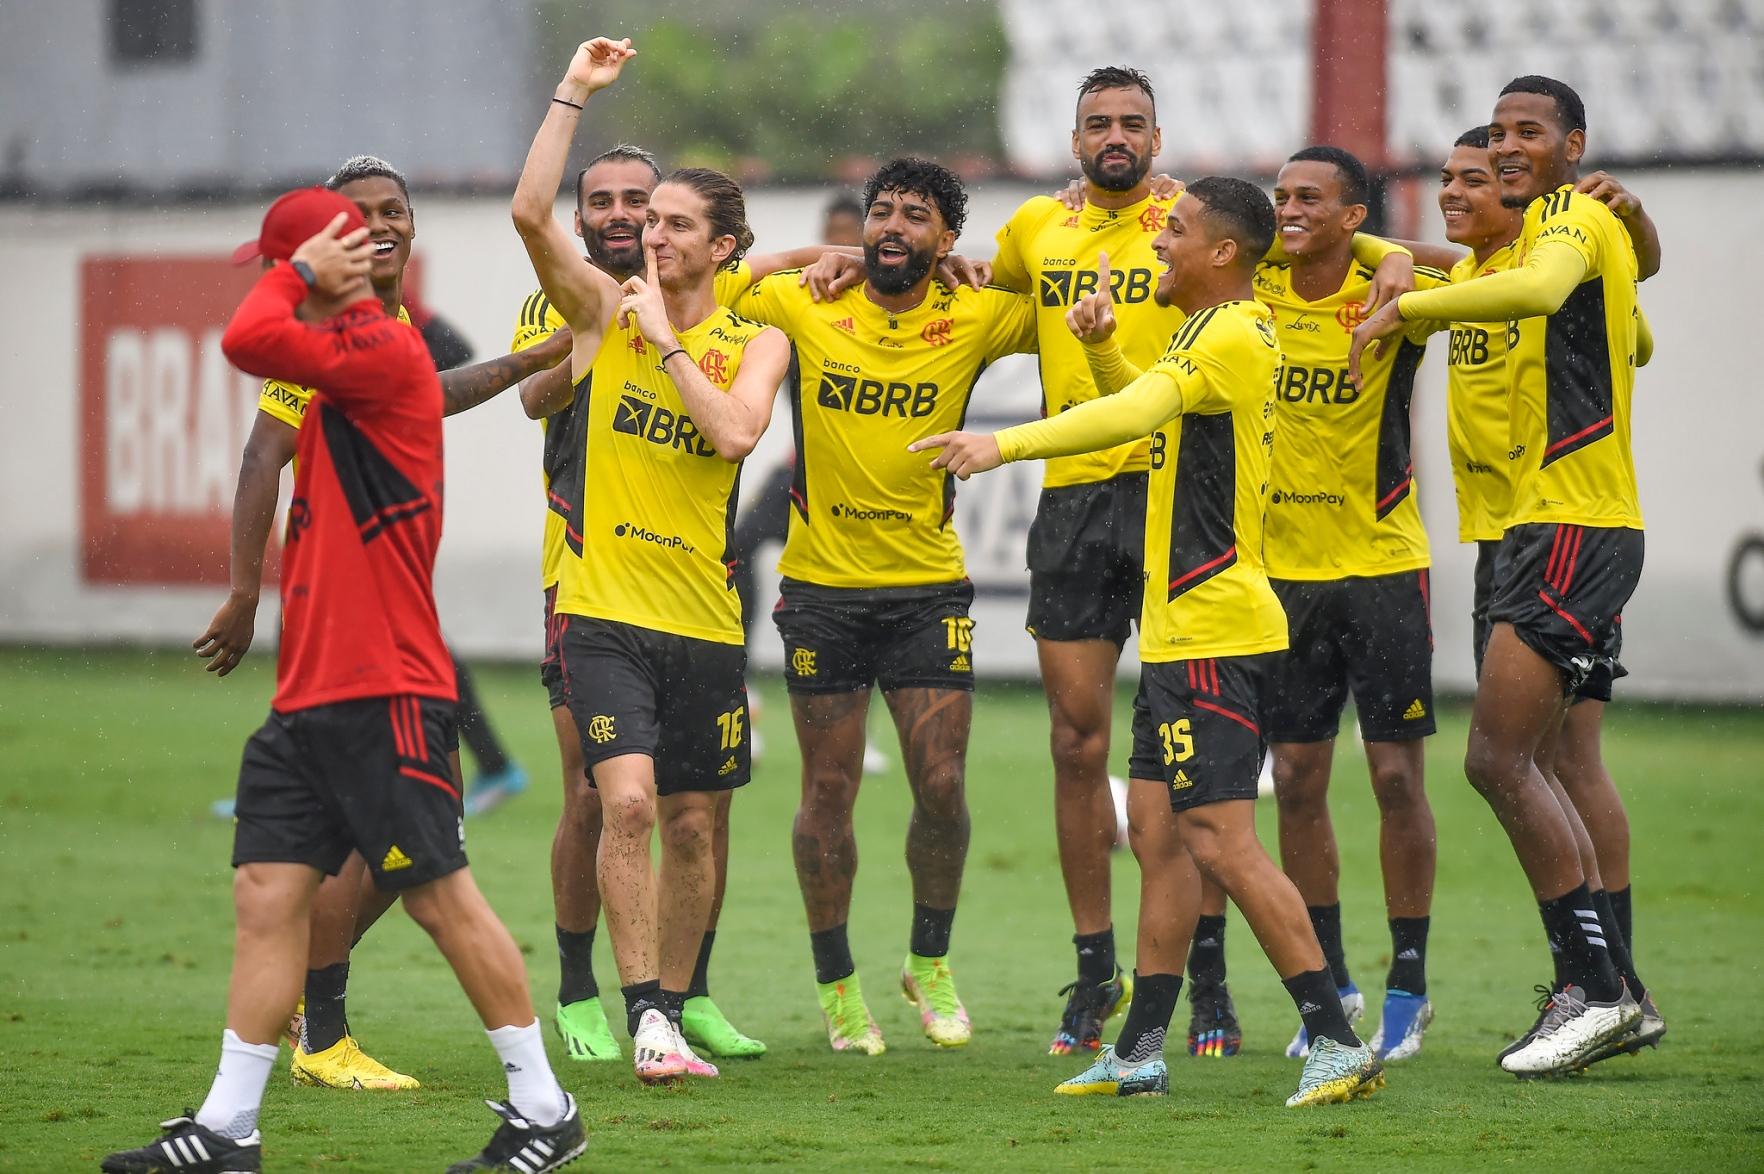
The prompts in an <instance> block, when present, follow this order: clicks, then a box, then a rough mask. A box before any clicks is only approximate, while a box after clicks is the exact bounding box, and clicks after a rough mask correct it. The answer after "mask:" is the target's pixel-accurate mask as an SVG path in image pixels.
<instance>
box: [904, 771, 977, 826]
mask: <svg viewBox="0 0 1764 1174" xmlns="http://www.w3.org/2000/svg"><path fill="white" fill-rule="evenodd" d="M962 776H963V771H962V765H961V763H960V761H959V760H952V761H946V762H939V763H932V764H931V765H930V766H929V767H928V768H927V769H926V770H925V773H924V777H922V778H920V779H919V784H918V788H917V797H916V799H915V803H914V806H915V807H916V808H917V809H918V811H919V813H920V814H921V815H924V816H928V817H930V818H932V819H935V820H938V821H940V822H945V823H951V822H959V821H962V820H965V819H967V818H968V797H967V788H966V786H965V785H964V780H963V777H962Z"/></svg>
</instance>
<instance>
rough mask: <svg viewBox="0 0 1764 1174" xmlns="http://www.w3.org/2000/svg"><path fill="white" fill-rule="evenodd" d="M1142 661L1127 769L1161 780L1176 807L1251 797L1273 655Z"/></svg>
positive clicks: (1261, 745) (1259, 761) (1257, 775)
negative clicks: (1131, 746) (1265, 692)
mask: <svg viewBox="0 0 1764 1174" xmlns="http://www.w3.org/2000/svg"><path fill="white" fill-rule="evenodd" d="M1274 655H1277V654H1275V653H1263V654H1262V655H1260V656H1222V657H1219V658H1217V659H1213V660H1175V661H1163V662H1158V663H1147V664H1143V665H1141V666H1140V668H1139V692H1138V694H1137V695H1135V696H1134V698H1133V753H1132V757H1130V758H1129V759H1128V762H1127V773H1128V775H1129V776H1130V777H1132V778H1136V779H1162V780H1163V781H1164V785H1165V786H1167V787H1169V788H1170V806H1171V807H1172V808H1173V809H1175V810H1176V811H1184V810H1186V809H1188V808H1190V807H1201V806H1204V805H1205V804H1208V803H1223V802H1225V801H1226V800H1228V799H1254V798H1255V797H1256V782H1257V780H1258V779H1259V778H1260V777H1261V773H1262V755H1263V753H1264V752H1265V751H1266V749H1267V746H1266V744H1265V743H1264V742H1263V740H1262V723H1261V718H1262V701H1263V693H1264V691H1265V690H1266V688H1267V675H1268V669H1269V667H1270V665H1269V661H1270V658H1271V657H1273V656H1274Z"/></svg>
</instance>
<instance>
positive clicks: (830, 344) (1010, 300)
mask: <svg viewBox="0 0 1764 1174" xmlns="http://www.w3.org/2000/svg"><path fill="white" fill-rule="evenodd" d="M799 272H800V271H798V270H787V271H785V272H782V273H776V274H773V275H771V276H770V277H766V278H763V279H761V280H760V281H756V282H755V283H754V284H753V287H752V288H751V289H749V290H748V291H747V293H746V294H745V295H743V296H742V297H741V299H740V300H739V301H737V302H736V308H737V309H738V310H739V311H740V312H741V313H742V314H743V315H745V316H747V317H749V318H753V319H755V320H756V321H759V322H765V323H767V324H769V325H772V326H776V327H778V328H779V329H780V330H782V331H784V333H785V334H787V335H789V336H790V340H791V342H792V343H793V344H794V345H795V348H796V362H797V370H798V378H797V379H796V380H795V381H794V382H793V386H792V399H793V401H794V402H793V404H792V407H793V408H794V409H795V411H794V415H795V427H796V477H795V481H794V482H793V483H792V486H791V491H790V498H791V504H792V506H793V507H794V508H793V509H792V511H791V517H790V534H789V537H788V538H787V539H786V540H785V543H784V555H783V557H782V558H781V559H780V560H779V562H778V571H779V573H781V574H783V575H786V576H788V577H790V578H792V579H800V580H802V581H803V582H805V583H814V584H817V585H819V586H823V587H859V588H863V587H913V586H922V585H925V584H930V583H950V582H955V581H957V580H959V579H962V578H963V577H964V576H965V575H966V574H967V571H966V569H965V566H964V563H963V559H962V544H961V540H960V539H959V538H958V537H957V536H956V532H955V527H954V526H953V525H952V524H951V515H952V514H953V512H954V510H955V479H954V478H953V477H951V476H950V475H949V474H948V473H945V472H943V471H941V470H934V469H932V468H931V462H930V459H929V458H928V457H927V456H926V455H925V454H923V453H910V452H908V451H907V445H908V444H911V443H912V442H913V441H915V440H920V439H922V438H924V437H927V436H931V435H933V434H935V433H938V432H950V431H953V430H955V429H958V428H960V427H961V426H962V420H963V419H964V417H965V416H966V415H967V411H968V400H969V397H970V396H971V394H972V393H973V390H974V382H975V381H976V380H977V379H979V378H980V373H981V372H982V371H984V370H985V369H986V365H987V364H988V363H991V362H992V361H994V360H995V359H998V358H999V357H1001V356H1003V355H1009V354H1015V353H1018V352H1029V351H1034V349H1035V309H1034V306H1033V305H1032V304H1031V302H1030V299H1029V298H1028V297H1026V296H1025V295H1023V294H1019V293H1015V292H1013V291H1011V290H1006V289H1000V288H997V287H993V286H988V287H987V288H985V289H973V288H970V287H968V286H961V287H958V288H956V289H951V288H949V287H948V286H946V285H943V284H942V283H941V282H937V281H933V282H932V283H931V286H930V289H929V291H928V292H927V293H926V295H925V299H924V301H922V302H920V303H919V305H917V306H915V307H914V308H913V309H911V310H908V311H906V312H905V313H901V314H894V313H890V312H889V311H887V310H884V309H882V308H881V307H880V306H878V305H876V304H875V303H874V302H872V301H871V300H870V299H869V297H868V296H867V295H866V294H865V292H864V287H862V286H857V287H854V288H852V289H848V290H846V291H844V292H843V293H842V294H840V296H839V297H838V298H836V299H835V300H833V301H831V302H820V303H817V302H815V301H814V300H813V299H812V298H811V297H810V296H809V292H808V290H806V289H804V288H802V287H801V286H800V285H799V284H798V283H797V274H798V273H799Z"/></svg>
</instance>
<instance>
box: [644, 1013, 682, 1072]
mask: <svg viewBox="0 0 1764 1174" xmlns="http://www.w3.org/2000/svg"><path fill="white" fill-rule="evenodd" d="M631 1066H632V1068H633V1069H634V1070H635V1071H636V1073H637V1079H638V1080H641V1081H642V1082H643V1083H644V1084H667V1083H669V1082H670V1081H674V1080H678V1079H679V1078H680V1077H682V1076H684V1075H686V1057H685V1056H683V1055H681V1054H680V1049H679V1048H677V1047H675V1046H674V1025H673V1023H672V1022H671V1021H670V1020H669V1019H668V1017H667V1016H666V1015H664V1014H662V1013H661V1012H660V1011H659V1010H657V1009H656V1008H654V1007H651V1008H649V1009H648V1010H647V1011H645V1012H643V1016H642V1018H640V1019H638V1020H637V1030H636V1032H635V1033H633V1034H632V1036H631Z"/></svg>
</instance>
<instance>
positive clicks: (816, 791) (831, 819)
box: [790, 689, 870, 933]
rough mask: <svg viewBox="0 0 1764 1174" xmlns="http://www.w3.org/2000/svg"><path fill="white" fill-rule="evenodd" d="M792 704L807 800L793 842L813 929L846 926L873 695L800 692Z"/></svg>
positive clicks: (864, 692) (865, 693) (803, 789)
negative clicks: (854, 814) (854, 831)
mask: <svg viewBox="0 0 1764 1174" xmlns="http://www.w3.org/2000/svg"><path fill="white" fill-rule="evenodd" d="M790 709H791V713H792V715H793V716H794V717H795V719H796V740H797V743H798V744H799V745H800V746H801V747H802V805H801V806H800V807H798V808H797V810H796V825H795V829H794V833H793V835H792V840H791V847H792V850H793V852H794V854H795V856H796V880H797V883H798V884H800V885H801V886H802V903H803V907H804V908H805V909H806V910H807V911H808V924H809V932H811V933H819V932H820V931H822V930H826V929H832V928H833V927H834V926H839V925H844V924H845V920H846V917H847V915H848V914H849V912H850V910H851V885H852V879H853V878H854V877H855V876H857V839H856V837H855V836H854V835H853V834H852V827H851V812H852V808H853V807H854V806H855V805H856V803H857V792H858V782H859V780H860V779H861V778H862V777H863V771H864V719H865V717H866V716H867V715H868V714H869V711H870V693H869V690H867V689H866V690H864V691H863V692H861V693H828V694H812V695H811V694H794V695H792V696H791V698H790Z"/></svg>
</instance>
